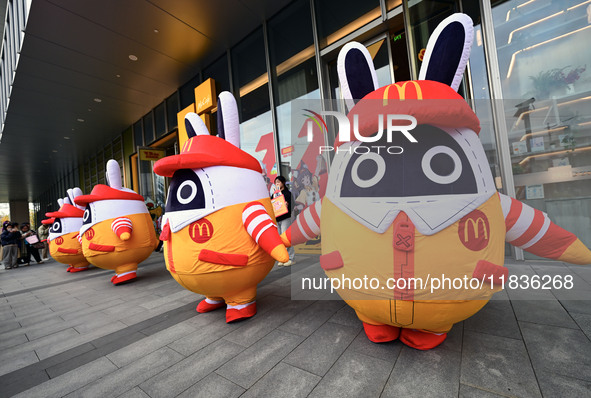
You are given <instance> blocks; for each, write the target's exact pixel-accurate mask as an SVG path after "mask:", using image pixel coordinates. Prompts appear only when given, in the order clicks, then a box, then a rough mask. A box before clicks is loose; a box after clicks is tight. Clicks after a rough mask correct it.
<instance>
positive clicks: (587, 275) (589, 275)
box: [567, 264, 591, 284]
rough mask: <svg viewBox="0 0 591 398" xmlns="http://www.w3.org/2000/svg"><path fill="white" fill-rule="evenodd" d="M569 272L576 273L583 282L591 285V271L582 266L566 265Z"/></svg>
mask: <svg viewBox="0 0 591 398" xmlns="http://www.w3.org/2000/svg"><path fill="white" fill-rule="evenodd" d="M567 267H568V269H569V270H570V271H572V272H574V273H576V274H577V275H578V276H580V277H581V278H583V279H584V280H585V282H587V283H589V284H591V269H590V268H589V267H587V266H584V265H574V264H567Z"/></svg>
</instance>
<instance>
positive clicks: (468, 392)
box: [458, 384, 506, 398]
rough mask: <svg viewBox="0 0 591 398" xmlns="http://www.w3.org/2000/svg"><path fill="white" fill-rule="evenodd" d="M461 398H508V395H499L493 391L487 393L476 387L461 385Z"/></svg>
mask: <svg viewBox="0 0 591 398" xmlns="http://www.w3.org/2000/svg"><path fill="white" fill-rule="evenodd" d="M458 397H459V398H499V397H506V395H499V394H496V393H494V392H492V391H485V390H481V389H480V388H476V387H474V386H469V385H467V384H460V394H459V395H458Z"/></svg>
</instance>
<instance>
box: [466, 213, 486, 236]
mask: <svg viewBox="0 0 591 398" xmlns="http://www.w3.org/2000/svg"><path fill="white" fill-rule="evenodd" d="M480 223H482V230H483V238H484V239H486V240H488V231H487V230H486V221H484V219H483V218H482V217H478V218H477V219H476V220H474V219H472V218H469V219H468V220H466V223H465V224H464V241H465V242H467V241H468V225H471V226H472V232H473V234H474V237H475V238H476V239H478V235H479V234H478V226H479V224H480Z"/></svg>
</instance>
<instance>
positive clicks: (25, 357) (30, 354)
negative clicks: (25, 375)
mask: <svg viewBox="0 0 591 398" xmlns="http://www.w3.org/2000/svg"><path fill="white" fill-rule="evenodd" d="M37 362H39V358H37V354H35V351H20V352H17V353H15V354H14V355H13V356H4V355H3V358H2V360H1V361H0V376H2V375H5V374H7V373H10V372H13V371H15V370H17V369H20V368H24V367H25V366H28V365H31V364H33V363H37Z"/></svg>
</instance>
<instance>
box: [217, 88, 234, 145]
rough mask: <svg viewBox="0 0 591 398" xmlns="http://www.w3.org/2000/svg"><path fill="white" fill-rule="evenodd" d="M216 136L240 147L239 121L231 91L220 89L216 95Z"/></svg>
mask: <svg viewBox="0 0 591 398" xmlns="http://www.w3.org/2000/svg"><path fill="white" fill-rule="evenodd" d="M217 121H218V137H220V138H223V139H225V140H226V141H228V142H229V143H230V144H232V145H234V146H235V147H237V148H240V121H239V120H238V105H237V104H236V99H235V98H234V96H233V95H232V93H230V92H228V91H222V92H221V93H220V95H219V97H218V111H217Z"/></svg>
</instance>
